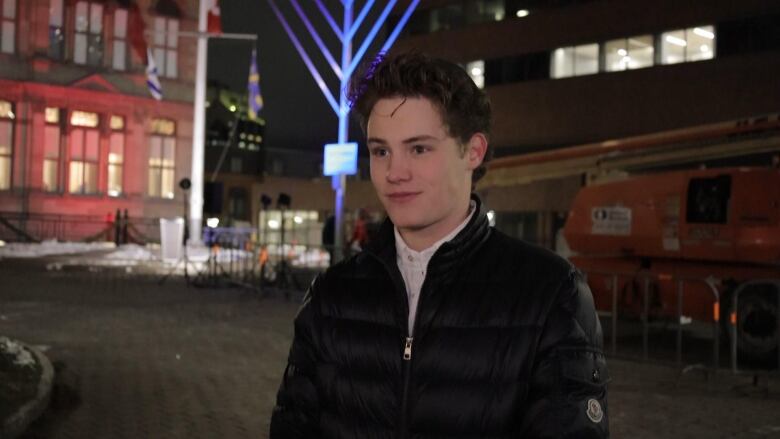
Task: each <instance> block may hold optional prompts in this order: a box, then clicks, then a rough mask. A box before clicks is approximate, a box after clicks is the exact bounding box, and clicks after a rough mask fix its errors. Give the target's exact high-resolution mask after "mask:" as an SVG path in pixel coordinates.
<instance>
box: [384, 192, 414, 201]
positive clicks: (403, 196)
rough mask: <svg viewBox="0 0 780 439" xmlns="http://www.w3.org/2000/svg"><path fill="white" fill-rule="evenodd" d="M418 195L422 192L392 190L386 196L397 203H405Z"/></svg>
mask: <svg viewBox="0 0 780 439" xmlns="http://www.w3.org/2000/svg"><path fill="white" fill-rule="evenodd" d="M417 195H420V192H392V193H389V194H386V195H385V196H386V197H387V198H388V199H389V200H390V201H394V202H397V203H403V202H406V201H411V200H412V199H414V198H415V197H416V196H417Z"/></svg>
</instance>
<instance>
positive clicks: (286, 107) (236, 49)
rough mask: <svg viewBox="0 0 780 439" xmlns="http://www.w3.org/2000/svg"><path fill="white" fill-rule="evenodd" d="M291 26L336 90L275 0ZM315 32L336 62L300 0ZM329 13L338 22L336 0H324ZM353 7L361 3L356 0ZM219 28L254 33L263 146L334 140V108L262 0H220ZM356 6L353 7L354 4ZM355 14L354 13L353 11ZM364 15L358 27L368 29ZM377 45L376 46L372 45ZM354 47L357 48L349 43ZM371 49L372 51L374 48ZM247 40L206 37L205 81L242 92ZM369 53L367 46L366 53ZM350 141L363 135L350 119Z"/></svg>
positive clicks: (334, 45)
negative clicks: (255, 35) (263, 126)
mask: <svg viewBox="0 0 780 439" xmlns="http://www.w3.org/2000/svg"><path fill="white" fill-rule="evenodd" d="M276 3H277V5H278V6H279V8H280V9H281V10H282V11H283V13H284V14H285V17H286V18H287V20H288V22H289V23H290V25H291V27H292V28H293V29H294V30H295V31H296V34H297V35H298V38H299V40H300V41H301V43H302V44H303V46H304V47H305V48H306V50H307V52H308V53H309V56H310V57H311V58H312V60H313V61H314V63H315V64H316V65H317V66H318V68H319V71H320V74H321V75H322V77H323V78H324V79H325V81H326V82H327V83H328V84H329V85H330V89H331V92H333V93H334V95H335V91H336V89H337V85H338V79H337V78H336V75H335V74H334V73H333V72H332V70H331V69H330V67H329V66H328V65H327V64H326V62H325V60H324V57H323V56H322V54H321V53H320V51H319V49H317V47H316V45H315V43H314V41H313V40H312V38H311V37H310V36H309V34H308V32H307V31H306V29H305V28H304V26H303V25H302V23H301V20H300V18H299V17H298V15H297V14H296V13H295V11H294V10H293V9H292V7H291V6H290V2H289V1H287V0H277V2H276ZM299 3H300V5H301V7H302V8H303V9H304V10H305V11H306V12H307V14H308V16H309V18H310V19H311V21H312V22H313V24H314V26H315V27H316V29H317V31H318V32H319V34H320V37H321V38H322V39H323V40H324V41H325V43H326V44H327V45H328V46H329V47H330V49H331V53H332V54H333V56H334V58H335V59H336V60H337V62H338V61H340V59H341V47H340V43H339V42H338V39H337V38H336V36H335V34H334V33H333V31H332V30H331V28H330V27H329V26H328V25H327V24H326V21H325V20H324V18H322V15H321V14H320V12H319V11H318V10H317V9H316V7H315V6H314V2H313V1H311V0H300V1H299ZM323 3H324V4H325V5H326V6H327V7H328V8H329V10H330V12H331V15H333V17H334V18H335V19H336V20H337V22H340V18H341V17H343V9H342V6H341V2H340V1H339V0H324V2H323ZM357 3H358V7H359V6H361V4H362V2H357ZM384 3H385V2H376V4H375V5H374V7H373V12H374V14H373V15H378V13H379V12H380V11H381V8H382V7H383V6H384ZM220 5H221V10H222V29H223V31H224V32H226V33H230V32H236V33H256V34H257V35H258V41H257V51H258V55H257V56H258V60H257V61H258V69H259V71H260V88H261V91H262V94H263V99H264V102H265V107H264V108H263V110H262V111H261V116H262V117H264V118H265V120H266V123H267V125H266V135H265V140H266V146H269V147H274V148H298V149H321V148H322V145H323V144H325V143H331V142H335V141H336V138H337V134H338V121H337V118H336V115H335V113H334V112H333V110H332V109H331V108H330V105H329V104H328V103H327V101H326V100H325V97H324V96H323V95H322V93H321V92H320V90H319V88H318V87H317V85H316V83H315V82H314V79H313V78H312V77H311V75H310V74H309V71H308V69H307V68H306V66H305V65H304V63H303V61H302V60H301V58H300V56H299V55H298V53H297V51H296V50H295V48H294V46H293V44H292V42H291V41H290V39H289V37H288V36H287V34H286V33H285V32H284V29H283V28H282V26H281V24H280V23H279V21H278V20H277V18H276V16H275V15H274V14H273V11H272V9H271V8H270V6H269V5H268V3H267V1H266V0H222V1H221V2H220ZM356 10H359V9H357V8H356ZM355 15H357V12H355ZM370 17H371V15H369V18H367V19H366V23H364V24H363V26H362V27H361V30H363V31H366V30H367V29H369V28H370V24H371V23H370V22H369V20H370ZM364 33H365V32H358V36H357V37H356V39H355V40H356V41H358V42H360V41H362V37H363V34H364ZM384 38H385V37H384V32H381V31H380V32H379V34H378V35H377V38H376V40H377V43H379V44H381V43H382V42H384ZM375 45H376V46H377V47H378V45H377V44H375ZM354 47H355V48H357V47H359V46H358V44H357V43H356V44H354ZM373 50H377V48H374V49H373ZM251 51H252V43H251V42H247V41H236V40H232V41H226V40H221V41H220V40H212V41H211V42H210V43H209V67H208V79H209V81H219V82H221V83H223V84H226V85H227V86H228V87H230V88H231V89H233V90H235V91H238V92H245V91H246V84H247V75H248V72H249V59H250V54H251ZM372 53H373V52H372V51H371V50H369V52H367V56H369V54H372ZM350 131H351V134H350V140H352V141H362V140H363V135H362V133H361V131H360V129H359V128H358V127H357V123H356V122H355V121H354V120H350Z"/></svg>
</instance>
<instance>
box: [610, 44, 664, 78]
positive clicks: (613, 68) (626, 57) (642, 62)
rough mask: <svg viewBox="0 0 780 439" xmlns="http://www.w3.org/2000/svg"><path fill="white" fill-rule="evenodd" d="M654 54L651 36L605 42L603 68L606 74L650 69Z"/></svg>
mask: <svg viewBox="0 0 780 439" xmlns="http://www.w3.org/2000/svg"><path fill="white" fill-rule="evenodd" d="M654 53H655V50H654V48H653V36H652V35H641V36H636V37H631V38H621V39H619V40H612V41H607V42H606V43H604V60H605V66H604V67H605V70H606V71H608V72H617V71H621V70H631V69H641V68H643V67H651V66H652V65H653V59H654V58H653V57H654Z"/></svg>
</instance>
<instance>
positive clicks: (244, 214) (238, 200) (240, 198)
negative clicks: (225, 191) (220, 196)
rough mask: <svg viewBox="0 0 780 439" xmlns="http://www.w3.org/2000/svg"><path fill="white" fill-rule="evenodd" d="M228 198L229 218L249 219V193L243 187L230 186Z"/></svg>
mask: <svg viewBox="0 0 780 439" xmlns="http://www.w3.org/2000/svg"><path fill="white" fill-rule="evenodd" d="M229 193H230V198H229V199H228V212H229V215H230V217H231V218H233V219H236V220H248V219H249V209H248V205H249V195H248V193H247V190H246V189H244V188H238V187H234V188H230V192H229Z"/></svg>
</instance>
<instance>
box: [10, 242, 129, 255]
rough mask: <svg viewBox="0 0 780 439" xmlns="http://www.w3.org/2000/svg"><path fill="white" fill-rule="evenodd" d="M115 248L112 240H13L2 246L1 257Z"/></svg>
mask: <svg viewBox="0 0 780 439" xmlns="http://www.w3.org/2000/svg"><path fill="white" fill-rule="evenodd" d="M112 248H114V244H113V243H111V242H59V241H57V240H47V241H43V242H41V243H22V242H11V243H6V244H5V245H3V246H0V258H40V257H43V256H51V255H72V254H79V253H88V252H93V251H99V250H109V249H112Z"/></svg>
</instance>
